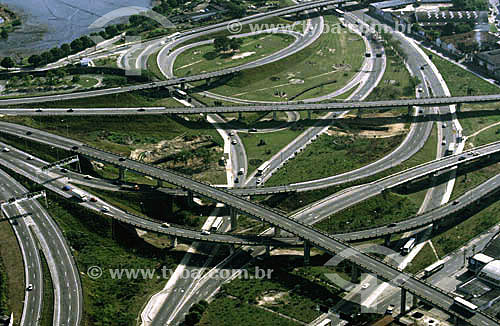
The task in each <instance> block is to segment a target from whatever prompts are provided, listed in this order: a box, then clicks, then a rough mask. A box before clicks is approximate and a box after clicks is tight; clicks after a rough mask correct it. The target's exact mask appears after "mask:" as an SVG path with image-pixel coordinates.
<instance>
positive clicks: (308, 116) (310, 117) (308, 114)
mask: <svg viewBox="0 0 500 326" xmlns="http://www.w3.org/2000/svg"><path fill="white" fill-rule="evenodd" d="M307 119H309V120H311V119H312V111H311V110H308V111H307Z"/></svg>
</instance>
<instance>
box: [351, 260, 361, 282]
mask: <svg viewBox="0 0 500 326" xmlns="http://www.w3.org/2000/svg"><path fill="white" fill-rule="evenodd" d="M360 276H361V275H360V272H359V268H358V266H356V265H354V264H352V269H351V282H352V283H358V279H359V277H360Z"/></svg>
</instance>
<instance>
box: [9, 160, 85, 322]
mask: <svg viewBox="0 0 500 326" xmlns="http://www.w3.org/2000/svg"><path fill="white" fill-rule="evenodd" d="M0 180H1V182H2V184H3V185H4V186H5V187H6V188H7V189H6V191H5V192H2V196H5V197H8V196H9V197H10V196H12V197H15V196H19V195H22V194H26V193H27V192H28V191H27V190H26V189H25V188H24V187H23V186H21V185H20V184H19V183H18V182H16V181H15V180H13V179H12V178H11V177H10V176H9V175H8V174H6V173H5V172H3V171H1V170H0ZM5 199H9V198H5ZM4 211H6V212H8V213H9V216H11V217H12V216H16V215H26V214H28V215H26V216H25V217H23V218H19V219H16V221H17V222H18V223H17V225H13V228H14V230H15V232H16V234H17V235H18V237H19V240H20V241H19V242H20V244H21V250H23V257H24V259H25V264H26V266H27V273H26V280H27V283H30V284H32V285H33V290H32V291H28V292H27V294H26V296H27V299H28V300H26V305H25V311H26V312H27V314H23V317H24V318H23V319H24V320H25V323H24V325H38V323H39V321H40V317H41V315H40V311H41V309H42V306H43V304H53V305H54V313H53V322H52V324H53V325H79V324H80V321H81V318H82V311H83V295H82V289H81V284H80V275H79V272H78V268H77V267H76V263H75V261H74V258H73V255H72V252H71V250H70V247H69V245H68V243H67V242H66V240H65V238H64V236H63V234H62V232H61V230H60V229H59V227H58V226H57V225H56V223H55V221H54V220H53V219H52V217H51V216H49V215H48V214H47V212H46V211H45V209H44V208H43V207H42V206H41V205H40V203H39V202H37V201H34V200H26V201H22V202H19V203H12V204H6V205H4ZM33 246H34V249H33V248H32V247H33ZM38 247H40V248H41V251H42V252H43V255H44V257H45V260H46V262H47V265H48V267H49V272H50V277H51V279H52V286H53V292H54V302H53V303H52V302H42V300H41V299H40V298H39V297H41V296H42V295H41V294H42V293H43V291H44V290H46V291H52V289H43V278H42V276H41V275H42V274H41V273H42V271H41V267H40V266H41V265H40V257H39V253H38ZM33 250H35V252H33ZM32 297H35V298H36V299H35V302H32V301H33V300H31V298H32ZM27 309H29V311H27Z"/></svg>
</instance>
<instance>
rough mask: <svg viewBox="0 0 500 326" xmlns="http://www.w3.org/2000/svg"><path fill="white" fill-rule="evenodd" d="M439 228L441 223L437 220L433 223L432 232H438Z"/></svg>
mask: <svg viewBox="0 0 500 326" xmlns="http://www.w3.org/2000/svg"><path fill="white" fill-rule="evenodd" d="M438 230H439V223H438V222H437V221H435V222H434V223H433V224H432V232H437V231H438Z"/></svg>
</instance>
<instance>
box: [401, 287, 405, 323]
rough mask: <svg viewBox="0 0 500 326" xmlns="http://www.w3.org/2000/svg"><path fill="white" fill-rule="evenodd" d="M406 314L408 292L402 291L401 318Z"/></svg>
mask: <svg viewBox="0 0 500 326" xmlns="http://www.w3.org/2000/svg"><path fill="white" fill-rule="evenodd" d="M405 314H406V290H405V289H401V316H404V315H405Z"/></svg>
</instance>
